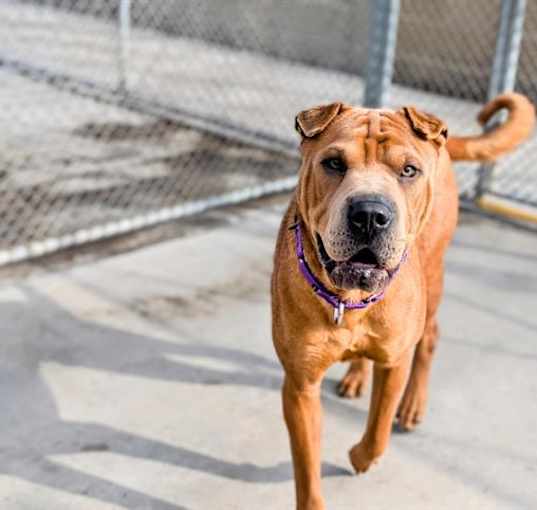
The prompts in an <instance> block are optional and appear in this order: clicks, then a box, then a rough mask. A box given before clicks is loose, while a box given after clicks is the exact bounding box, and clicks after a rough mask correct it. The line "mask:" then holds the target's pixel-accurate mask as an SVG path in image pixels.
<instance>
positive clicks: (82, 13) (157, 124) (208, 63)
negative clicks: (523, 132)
mask: <svg viewBox="0 0 537 510" xmlns="http://www.w3.org/2000/svg"><path fill="white" fill-rule="evenodd" d="M454 4H456V5H458V6H459V8H458V9H454V8H453V5H454ZM450 6H451V7H450ZM470 11H471V12H470ZM499 13H500V0H490V1H489V0H476V1H475V2H471V3H464V9H462V8H460V3H459V2H442V1H440V0H434V1H425V0H416V1H415V0H412V1H410V0H403V2H402V4H401V17H400V23H399V34H398V39H397V50H396V55H395V56H396V59H395V74H394V80H395V84H394V86H393V88H392V94H391V98H390V101H389V103H390V106H400V105H402V104H415V105H417V106H420V107H423V108H425V109H429V110H430V111H432V112H435V113H436V114H438V115H439V116H440V117H443V118H444V119H445V120H446V121H447V122H448V124H449V125H450V129H451V131H452V132H454V133H457V134H464V133H468V132H477V131H478V130H479V129H480V128H479V127H478V126H477V125H476V123H475V121H474V118H475V114H476V113H477V111H478V110H479V107H480V104H481V103H482V102H483V101H484V99H485V96H486V91H487V83H488V80H489V78H490V68H491V61H492V58H493V55H494V45H495V34H496V32H497V29H498V22H499ZM0 20H1V21H0V23H1V24H2V29H1V31H0V33H1V36H0V37H1V40H2V44H1V45H0V77H1V80H2V87H1V88H0V126H1V128H2V136H1V137H0V195H1V197H2V200H1V202H0V229H1V236H0V264H5V263H8V262H13V261H16V260H21V259H24V258H29V257H32V256H38V255H42V254H44V253H48V252H51V251H55V250H58V249H60V248H63V247H66V246H72V245H76V244H80V243H83V242H87V241H91V240H97V239H102V238H105V237H109V236H112V235H115V234H118V233H122V232H128V231H131V230H134V229H138V228H141V227H144V226H148V225H152V224H155V223H158V222H161V221H165V220H169V219H172V218H178V217H181V216H184V215H187V214H192V213H195V212H198V211H202V210H204V209H207V208H209V207H214V206H217V205H221V204H226V203H233V202H238V201H241V200H246V199H248V198H253V197H257V196H261V195H263V194H267V193H271V192H276V191H280V190H286V189H290V188H292V186H293V184H294V182H295V179H296V171H297V168H298V159H297V152H296V146H297V139H296V135H295V133H294V130H293V118H294V115H295V114H296V112H298V111H300V110H302V109H304V108H306V107H309V106H312V105H315V104H318V103H323V102H328V101H334V100H343V101H347V102H351V103H355V104H358V103H360V102H361V101H362V98H363V96H364V86H365V84H364V80H363V75H364V72H365V68H366V65H367V39H368V22H367V20H368V4H367V2H366V1H356V2H350V1H348V0H331V1H330V2H328V1H326V0H292V1H291V0H287V1H284V0H260V1H258V2H251V1H248V0H219V1H216V0H180V1H171V0H132V1H125V0H123V1H118V0H93V1H92V0H88V1H82V0H34V1H31V0H27V1H15V0H0ZM526 25H527V26H526V36H525V39H524V41H523V50H522V58H521V68H520V72H519V77H520V79H519V86H520V88H521V90H522V91H523V92H526V93H528V94H529V95H530V97H532V98H533V99H535V97H536V96H537V90H536V88H535V87H537V79H535V78H537V68H536V66H537V59H534V58H532V55H535V49H536V48H535V45H536V44H537V37H536V36H535V35H533V36H532V32H533V31H534V30H532V27H535V26H536V25H537V8H535V7H533V6H532V5H530V6H529V9H528V15H527V18H526ZM534 145H535V143H533V144H528V145H527V146H526V147H525V148H524V149H523V150H522V151H519V152H518V153H516V154H515V155H513V156H511V157H510V158H506V159H505V160H504V162H503V163H502V164H501V165H500V167H499V168H498V169H496V171H495V179H494V181H493V182H492V191H497V192H499V190H501V193H502V194H508V195H509V196H511V197H516V198H518V199H520V200H524V201H526V202H531V203H535V201H536V200H535V199H536V197H537V180H536V178H535V174H534V172H533V168H532V157H533V159H535V157H536V156H532V154H536V153H535V152H533V146H534ZM513 167H516V168H513ZM459 177H460V185H461V192H462V194H463V195H464V196H467V197H470V196H471V194H472V191H473V189H474V188H475V183H476V179H477V170H476V167H475V165H474V166H468V165H466V166H461V168H460V170H459Z"/></svg>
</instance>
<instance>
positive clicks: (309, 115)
mask: <svg viewBox="0 0 537 510" xmlns="http://www.w3.org/2000/svg"><path fill="white" fill-rule="evenodd" d="M343 107H344V105H343V103H339V102H338V103H332V104H326V105H321V106H316V107H315V108H310V109H309V110H304V111H302V112H300V113H299V114H298V115H297V116H296V117H295V129H296V130H297V131H298V133H299V134H300V136H302V137H303V138H313V137H314V136H317V135H318V134H319V133H321V132H322V131H324V130H325V129H326V127H327V126H328V124H330V122H332V121H333V120H334V118H335V117H336V116H337V115H338V114H339V112H340V111H341V110H342V109H343Z"/></svg>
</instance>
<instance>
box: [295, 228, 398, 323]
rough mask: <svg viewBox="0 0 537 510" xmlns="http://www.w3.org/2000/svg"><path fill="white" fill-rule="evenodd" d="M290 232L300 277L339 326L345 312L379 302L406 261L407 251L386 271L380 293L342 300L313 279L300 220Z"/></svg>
mask: <svg viewBox="0 0 537 510" xmlns="http://www.w3.org/2000/svg"><path fill="white" fill-rule="evenodd" d="M291 230H294V231H295V249H296V256H297V259H298V268H299V269H300V272H301V273H302V276H304V278H305V280H306V281H307V282H308V283H309V284H310V286H311V288H312V290H313V292H315V294H317V295H318V296H319V297H320V298H321V299H323V300H324V301H326V302H327V303H328V304H329V305H331V306H332V307H333V308H334V322H335V323H336V324H337V325H340V324H341V322H342V320H343V315H344V314H345V310H360V309H363V308H367V307H368V306H369V305H372V304H374V303H377V302H378V301H380V300H381V299H382V298H383V297H384V292H385V291H386V287H387V286H388V285H389V283H390V282H391V280H392V279H393V277H394V276H395V275H396V274H397V273H398V272H399V269H400V268H401V265H402V264H403V262H404V261H405V260H406V259H407V250H405V252H404V253H403V256H402V257H401V261H400V262H399V264H397V267H396V268H395V269H393V270H392V271H388V283H387V284H386V287H384V289H382V290H381V291H380V292H377V293H375V294H371V296H368V297H366V298H365V299H362V300H361V301H350V300H343V299H341V298H340V297H339V296H337V295H336V294H333V293H332V292H330V291H329V290H328V289H327V288H326V287H325V286H324V285H323V284H322V283H321V282H320V281H319V280H317V278H315V275H314V274H313V272H312V271H311V269H310V267H309V265H308V263H307V261H306V257H305V255H304V246H303V244H302V230H301V228H300V220H298V219H297V221H296V222H295V224H294V225H293V226H292V227H291Z"/></svg>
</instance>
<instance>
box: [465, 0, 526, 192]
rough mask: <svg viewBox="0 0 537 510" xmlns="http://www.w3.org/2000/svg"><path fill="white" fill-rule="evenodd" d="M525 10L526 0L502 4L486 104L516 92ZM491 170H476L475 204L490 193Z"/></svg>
mask: <svg viewBox="0 0 537 510" xmlns="http://www.w3.org/2000/svg"><path fill="white" fill-rule="evenodd" d="M525 10H526V0H502V7H501V13H500V26H499V28H498V34H497V35H496V50H495V53H494V61H493V64H492V73H491V76H490V81H489V88H488V100H489V101H490V100H491V99H494V97H496V96H497V95H498V94H501V93H503V92H510V91H512V90H513V89H514V88H515V83H516V73H517V67H518V59H519V56H520V47H521V42H522V35H523V33H524V14H525ZM504 115H505V114H504ZM498 120H500V122H501V121H502V120H503V119H502V118H501V117H500V119H498V117H496V119H492V120H491V121H489V122H488V123H487V125H486V126H485V130H490V129H493V128H494V126H496V125H497V123H498ZM493 170H494V164H493V163H486V164H484V165H481V167H480V168H479V171H478V180H477V184H476V190H475V200H479V199H480V198H481V197H482V196H483V194H484V193H485V192H486V191H487V189H489V187H490V184H491V182H492V177H493Z"/></svg>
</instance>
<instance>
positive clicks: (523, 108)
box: [447, 93, 535, 161]
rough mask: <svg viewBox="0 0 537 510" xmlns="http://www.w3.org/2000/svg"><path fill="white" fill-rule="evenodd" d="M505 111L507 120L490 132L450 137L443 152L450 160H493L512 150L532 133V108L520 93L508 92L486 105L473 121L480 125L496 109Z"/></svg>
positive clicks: (533, 117)
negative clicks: (475, 120)
mask: <svg viewBox="0 0 537 510" xmlns="http://www.w3.org/2000/svg"><path fill="white" fill-rule="evenodd" d="M502 108H507V110H508V111H509V115H508V117H507V120H506V121H505V122H504V123H503V124H500V125H498V126H496V127H495V128H493V129H492V130H491V131H488V132H486V133H483V134H482V135H479V136H461V137H457V136H453V137H449V138H448V141H447V150H448V152H449V155H450V156H451V159H452V160H453V161H457V160H470V161H473V160H478V161H493V160H494V159H496V157H498V156H500V155H502V154H504V153H506V152H509V151H511V150H513V149H514V148H515V147H516V146H517V145H519V144H520V143H522V142H523V141H524V140H526V139H527V138H528V137H529V136H530V135H531V133H532V131H533V127H534V124H535V109H534V107H533V105H532V104H531V103H530V101H529V100H528V99H527V98H526V97H525V96H523V95H521V94H515V93H509V94H503V95H501V96H498V97H496V98H494V99H493V100H492V101H490V102H489V103H487V104H486V105H485V106H484V107H483V109H482V110H481V112H480V113H479V115H478V117H477V119H478V121H479V123H480V124H481V125H484V124H485V123H486V122H487V121H488V120H489V119H490V118H491V117H492V116H493V115H494V114H495V113H496V112H497V111H498V110H501V109H502Z"/></svg>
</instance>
